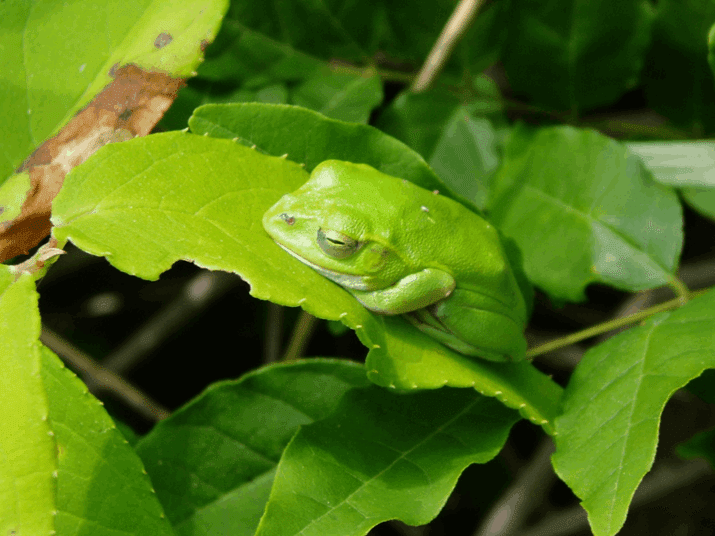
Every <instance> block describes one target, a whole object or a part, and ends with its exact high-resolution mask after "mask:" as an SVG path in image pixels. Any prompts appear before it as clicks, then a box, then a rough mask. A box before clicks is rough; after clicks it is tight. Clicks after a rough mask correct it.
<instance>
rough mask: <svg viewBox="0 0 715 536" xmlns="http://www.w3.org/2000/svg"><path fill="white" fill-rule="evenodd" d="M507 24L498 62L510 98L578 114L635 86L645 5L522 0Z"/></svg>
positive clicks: (645, 32)
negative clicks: (515, 96)
mask: <svg viewBox="0 0 715 536" xmlns="http://www.w3.org/2000/svg"><path fill="white" fill-rule="evenodd" d="M511 21H512V24H511V26H510V28H509V38H508V39H507V41H506V43H505V45H504V51H503V57H502V61H503V63H504V67H505V68H506V72H507V76H508V77H509V82H510V84H511V86H512V88H513V89H514V91H515V92H516V93H518V94H521V95H524V96H526V97H528V98H529V99H530V100H531V104H534V105H536V106H542V107H546V108H550V109H556V110H565V111H569V112H570V113H571V114H573V115H578V114H579V113H580V112H581V110H584V109H589V108H593V107H596V106H603V105H606V104H610V103H612V102H614V101H616V100H617V99H618V98H619V97H620V96H621V95H623V94H624V93H625V92H626V91H628V90H629V89H631V88H633V87H634V86H635V85H636V83H637V79H638V74H639V72H640V70H641V68H642V66H643V56H644V55H645V52H646V47H647V45H648V39H649V37H650V27H651V21H652V14H651V8H650V5H649V3H648V2H647V1H646V0H622V1H619V2H613V1H612V0H576V1H575V0H559V1H555V2H541V1H538V0H529V1H523V2H515V3H514V4H513V9H512V12H511Z"/></svg>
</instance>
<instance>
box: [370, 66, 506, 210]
mask: <svg viewBox="0 0 715 536" xmlns="http://www.w3.org/2000/svg"><path fill="white" fill-rule="evenodd" d="M475 84H476V85H477V94H476V96H474V97H473V98H472V99H470V100H469V101H468V103H466V104H464V103H462V101H461V99H459V98H458V97H457V96H455V95H453V94H452V93H451V92H448V91H447V90H443V89H435V90H431V91H426V92H422V93H411V92H405V93H403V94H402V95H400V96H399V97H397V98H396V99H395V100H394V101H393V102H392V103H391V105H390V107H389V108H388V109H387V110H386V111H385V112H384V113H383V114H382V115H381V116H380V119H379V122H378V125H377V126H378V127H380V128H381V129H382V130H383V131H385V132H386V133H387V134H390V135H392V136H395V137H396V138H398V139H400V140H402V141H404V142H405V143H406V144H407V145H409V146H410V147H412V148H413V149H414V150H415V151H417V152H418V153H420V154H422V155H424V157H425V158H426V160H427V162H428V163H429V165H430V166H431V167H432V168H433V169H434V170H435V171H436V172H437V174H438V175H439V176H440V177H441V178H442V179H444V181H445V182H446V183H447V184H448V185H449V186H450V188H451V189H452V190H454V191H456V192H459V193H460V195H461V196H463V197H465V198H467V199H470V200H472V201H473V202H474V203H475V204H476V205H477V206H478V207H479V208H483V207H484V206H485V205H486V201H487V197H488V193H489V182H490V179H491V177H492V175H493V174H494V172H495V171H496V169H497V167H498V165H499V155H498V153H497V141H498V139H497V138H498V136H497V133H496V132H495V126H494V125H493V123H495V124H496V125H497V126H498V125H502V124H504V122H505V119H504V117H503V115H502V113H501V101H500V99H501V96H500V95H499V91H498V89H497V88H496V86H495V85H494V83H493V82H489V81H488V80H487V79H486V78H484V77H478V78H477V79H476V80H475Z"/></svg>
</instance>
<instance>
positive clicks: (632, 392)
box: [553, 292, 715, 536]
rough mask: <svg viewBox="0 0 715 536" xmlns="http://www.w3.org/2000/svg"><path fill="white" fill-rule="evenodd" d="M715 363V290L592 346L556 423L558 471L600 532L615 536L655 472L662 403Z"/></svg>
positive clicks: (663, 404)
mask: <svg viewBox="0 0 715 536" xmlns="http://www.w3.org/2000/svg"><path fill="white" fill-rule="evenodd" d="M714 367H715V292H709V293H708V294H706V295H704V296H701V297H699V298H696V299H694V300H692V301H690V302H689V303H688V304H687V305H685V306H684V307H682V308H680V309H678V310H677V311H673V312H669V313H661V314H659V315H656V316H654V317H652V318H651V319H649V320H648V321H647V322H646V323H645V324H644V325H642V326H639V327H635V328H632V329H630V330H628V331H626V332H624V333H621V334H620V335H618V336H616V337H613V338H612V339H610V340H608V341H607V342H605V343H603V344H601V345H599V346H597V347H595V348H593V349H592V350H590V351H589V352H587V354H586V355H585V356H584V358H583V360H582V361H581V363H580V364H579V365H578V367H577V368H576V372H575V373H574V375H573V376H572V378H571V381H570V383H569V385H568V387H567V389H566V395H565V401H564V413H563V415H562V416H561V417H559V418H558V419H557V420H556V431H557V435H556V437H555V440H556V446H557V452H556V453H555V454H554V457H553V462H554V467H555V468H556V472H557V473H558V474H559V476H560V477H561V478H562V479H563V480H564V481H565V482H566V483H567V484H568V485H569V487H570V488H571V489H572V490H573V491H574V492H575V493H576V495H578V496H579V497H580V498H581V501H582V504H583V507H584V508H585V509H586V511H587V512H588V514H589V520H590V523H591V527H592V529H593V532H594V534H596V536H605V535H612V534H616V533H617V532H618V530H619V529H620V528H621V526H622V525H623V523H624V521H625V519H626V512H627V510H628V504H629V503H630V501H631V498H632V497H633V493H634V492H635V490H636V487H637V486H638V483H639V482H640V481H641V479H642V478H643V475H645V473H646V472H647V471H648V469H650V467H651V465H652V463H653V458H654V456H655V449H656V444H657V441H658V425H659V420H660V415H661V413H662V411H663V407H664V406H665V403H666V402H667V401H668V399H669V398H670V397H671V395H672V394H673V393H674V392H675V391H676V390H677V389H679V388H680V387H683V386H684V385H685V384H687V383H688V382H689V381H690V380H691V379H693V378H695V377H697V376H699V375H700V374H701V373H702V372H703V371H704V370H705V369H708V368H714Z"/></svg>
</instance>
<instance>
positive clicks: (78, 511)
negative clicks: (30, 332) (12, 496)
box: [41, 347, 174, 536]
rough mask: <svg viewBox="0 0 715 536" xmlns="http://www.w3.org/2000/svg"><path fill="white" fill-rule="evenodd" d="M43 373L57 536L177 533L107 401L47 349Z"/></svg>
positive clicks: (160, 535) (159, 534)
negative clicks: (53, 464)
mask: <svg viewBox="0 0 715 536" xmlns="http://www.w3.org/2000/svg"><path fill="white" fill-rule="evenodd" d="M41 375H42V381H43V384H44V387H45V390H46V392H47V398H48V401H49V416H48V420H49V424H50V427H51V428H52V432H53V434H54V437H55V441H56V444H57V450H56V456H57V506H56V510H57V514H56V521H55V523H56V530H57V534H62V535H63V536H73V535H77V536H80V535H87V536H88V535H92V536H115V535H116V534H132V535H136V536H164V535H167V536H168V535H171V534H173V533H174V532H173V531H172V530H171V526H170V525H169V522H168V521H167V519H166V518H165V517H164V513H163V511H162V507H161V505H160V504H159V501H158V500H157V497H156V495H154V490H153V489H152V484H151V482H150V481H149V478H148V477H147V475H146V471H145V470H144V468H143V467H142V463H141V461H140V460H139V457H138V456H137V455H136V453H135V452H134V450H133V449H132V448H131V447H130V446H129V444H128V443H127V440H126V439H124V436H123V435H122V433H121V432H120V431H119V430H118V429H117V426H116V425H115V424H114V421H112V418H111V417H110V416H109V415H107V412H106V411H105V410H104V408H103V407H102V403H101V402H99V401H98V400H97V399H96V398H94V396H92V395H91V394H90V393H89V392H88V391H87V387H86V386H85V385H84V383H82V382H81V381H80V380H79V379H78V378H77V377H76V376H75V375H74V374H73V373H72V372H70V371H69V370H67V369H66V368H65V366H64V364H62V362H61V361H60V360H59V359H58V358H57V356H56V355H54V354H53V353H52V352H51V351H50V350H48V349H47V348H44V347H43V352H42V374H41Z"/></svg>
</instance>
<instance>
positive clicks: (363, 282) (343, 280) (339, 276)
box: [276, 242, 375, 291]
mask: <svg viewBox="0 0 715 536" xmlns="http://www.w3.org/2000/svg"><path fill="white" fill-rule="evenodd" d="M276 244H278V242H276ZM278 245H279V246H280V247H281V248H283V249H284V250H285V251H286V252H287V253H290V254H291V255H292V256H293V257H295V258H296V259H298V260H299V261H300V262H302V263H303V264H305V265H306V266H310V267H311V268H312V269H313V270H315V271H316V272H318V273H319V274H321V275H323V276H325V277H327V278H328V279H330V280H331V281H334V282H335V283H337V284H338V285H340V286H341V287H345V288H350V289H353V290H368V291H369V290H375V286H374V285H371V284H370V280H369V278H366V277H365V276H362V275H353V274H345V273H342V272H336V271H335V270H328V269H327V268H323V267H322V266H318V265H317V264H314V263H312V262H310V261H309V260H307V259H305V258H303V257H301V256H300V255H298V254H297V253H296V252H294V251H291V250H290V249H288V248H287V247H285V246H283V245H282V244H278Z"/></svg>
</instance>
